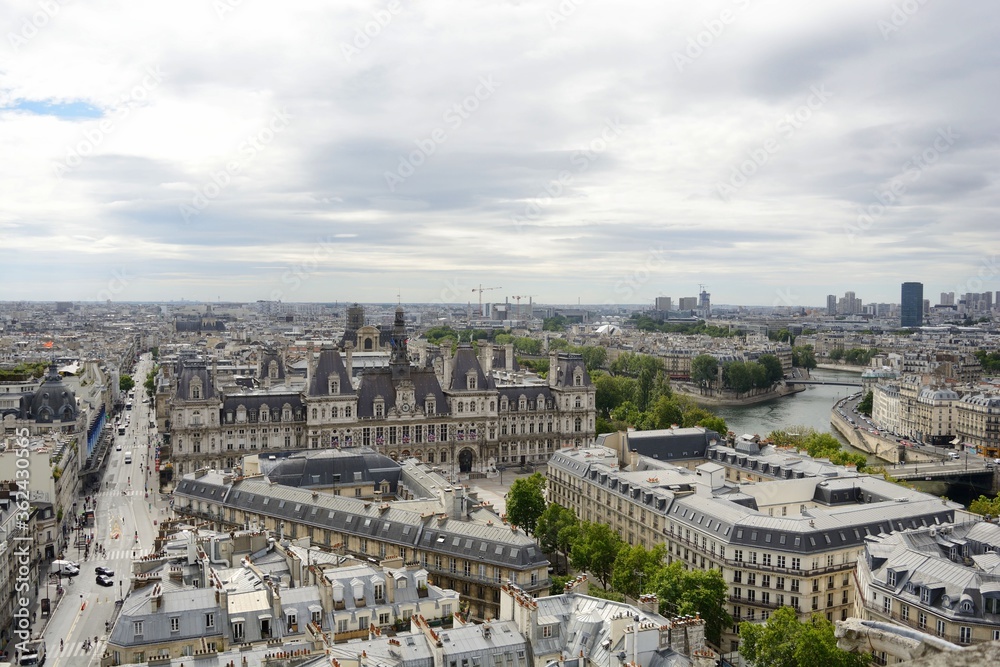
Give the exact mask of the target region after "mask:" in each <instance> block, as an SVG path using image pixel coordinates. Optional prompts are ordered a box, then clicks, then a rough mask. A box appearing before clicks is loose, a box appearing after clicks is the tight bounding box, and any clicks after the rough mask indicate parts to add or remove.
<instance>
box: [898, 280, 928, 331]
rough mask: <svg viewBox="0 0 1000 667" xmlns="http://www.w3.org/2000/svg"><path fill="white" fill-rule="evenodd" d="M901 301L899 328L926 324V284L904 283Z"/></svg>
mask: <svg viewBox="0 0 1000 667" xmlns="http://www.w3.org/2000/svg"><path fill="white" fill-rule="evenodd" d="M899 301H900V304H899V306H900V314H899V326H901V327H919V326H922V325H923V323H924V284H923V283H903V289H902V293H901V296H900V300H899Z"/></svg>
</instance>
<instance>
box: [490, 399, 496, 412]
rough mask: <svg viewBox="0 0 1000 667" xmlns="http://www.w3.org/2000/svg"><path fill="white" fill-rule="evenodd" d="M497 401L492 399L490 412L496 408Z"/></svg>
mask: <svg viewBox="0 0 1000 667" xmlns="http://www.w3.org/2000/svg"><path fill="white" fill-rule="evenodd" d="M495 406H496V401H490V412H493V411H494V410H496V407H495Z"/></svg>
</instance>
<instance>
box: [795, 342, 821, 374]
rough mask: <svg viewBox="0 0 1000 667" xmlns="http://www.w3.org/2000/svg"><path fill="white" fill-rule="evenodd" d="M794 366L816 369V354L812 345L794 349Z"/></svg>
mask: <svg viewBox="0 0 1000 667" xmlns="http://www.w3.org/2000/svg"><path fill="white" fill-rule="evenodd" d="M792 365H793V366H795V367H796V368H805V369H810V370H811V369H813V368H816V353H815V352H814V351H813V346H812V345H799V346H795V347H793V348H792Z"/></svg>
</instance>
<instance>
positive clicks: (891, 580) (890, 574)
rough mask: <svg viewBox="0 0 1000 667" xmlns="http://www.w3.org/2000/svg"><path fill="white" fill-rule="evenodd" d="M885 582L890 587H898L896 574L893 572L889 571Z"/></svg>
mask: <svg viewBox="0 0 1000 667" xmlns="http://www.w3.org/2000/svg"><path fill="white" fill-rule="evenodd" d="M885 582H886V583H887V584H889V585H890V586H895V585H896V573H895V572H893V571H892V570H889V572H888V574H886V577H885Z"/></svg>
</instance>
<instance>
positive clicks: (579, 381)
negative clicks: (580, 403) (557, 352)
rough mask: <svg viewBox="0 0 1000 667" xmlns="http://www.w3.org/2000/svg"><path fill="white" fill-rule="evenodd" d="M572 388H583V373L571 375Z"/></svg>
mask: <svg viewBox="0 0 1000 667" xmlns="http://www.w3.org/2000/svg"><path fill="white" fill-rule="evenodd" d="M573 386H574V387H582V386H583V373H581V372H580V371H577V372H576V373H574V374H573Z"/></svg>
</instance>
